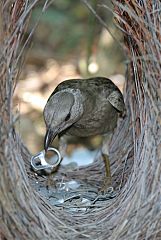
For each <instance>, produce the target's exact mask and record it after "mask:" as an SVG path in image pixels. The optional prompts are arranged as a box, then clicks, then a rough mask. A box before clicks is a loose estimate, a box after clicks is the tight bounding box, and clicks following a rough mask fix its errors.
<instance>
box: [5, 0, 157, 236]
mask: <svg viewBox="0 0 161 240" xmlns="http://www.w3.org/2000/svg"><path fill="white" fill-rule="evenodd" d="M13 2H15V3H14V6H13V8H11V7H10V6H11V3H12V1H11V0H8V1H2V2H1V5H0V7H1V18H2V19H1V20H2V21H1V26H0V30H1V38H0V41H1V49H0V59H1V61H0V76H1V85H0V88H1V89H0V94H1V95H0V107H1V108H0V109H1V111H0V136H1V137H0V206H1V208H0V215H1V216H2V218H1V219H0V237H1V239H3V240H5V239H16V240H17V239H21V240H22V239H100V240H101V239H109V240H113V239H119V240H120V239H121V240H123V239H124V240H127V239H142V240H143V239H147V240H148V239H156V240H157V239H158V240H159V239H161V221H160V219H161V201H160V189H161V177H160V176H161V138H160V136H161V127H160V125H161V116H160V110H161V91H160V83H161V81H160V80H161V79H160V66H161V62H160V58H161V54H160V51H161V43H160V39H161V36H160V32H161V29H160V23H159V17H160V11H161V4H160V1H159V0H156V1H146V0H138V1H137V0H134V1H128V0H124V1H119V0H118V1H115V0H113V4H114V6H115V7H114V14H115V18H116V19H117V24H118V26H119V27H120V28H121V29H122V31H123V32H124V42H125V46H126V53H128V56H129V60H128V61H127V69H128V70H127V76H126V78H127V79H126V80H127V81H126V88H125V102H126V106H127V110H128V111H127V112H128V114H127V117H126V118H125V120H124V121H122V122H120V123H119V125H118V128H117V130H116V132H115V134H114V136H113V140H112V143H111V146H112V147H111V155H110V157H111V159H112V160H111V161H112V172H113V179H114V180H115V187H116V189H118V190H120V192H119V195H118V196H117V197H116V198H115V199H113V200H111V201H110V202H109V201H108V202H107V204H105V205H102V206H101V207H99V208H94V210H92V211H88V212H86V213H84V214H82V213H75V214H71V213H69V212H66V211H65V210H63V208H57V207H51V206H50V205H49V204H48V203H47V202H46V200H45V199H43V198H42V197H41V196H40V195H39V194H38V193H37V192H36V191H34V190H33V189H32V187H31V185H30V183H29V179H30V181H32V178H33V177H34V176H33V175H32V173H31V172H30V171H29V167H28V166H29V161H30V154H29V153H28V151H27V149H26V148H25V147H24V146H23V144H22V143H21V140H20V139H19V137H18V136H17V135H16V134H15V132H14V121H15V119H14V116H13V115H12V96H13V91H14V87H15V84H16V81H17V78H18V72H19V65H18V64H19V63H20V59H21V57H22V54H23V48H21V49H20V43H21V41H22V37H23V30H24V29H25V27H26V23H27V19H28V17H29V14H30V11H31V9H32V8H33V6H34V5H35V4H36V2H37V0H36V1H23V0H17V1H13ZM84 2H86V1H84ZM102 7H104V8H106V6H105V5H102ZM107 14H108V9H107ZM27 41H28V40H27ZM24 46H25V45H24ZM24 160H25V163H26V164H25V165H26V168H27V171H28V174H27V172H26V169H25V165H24ZM101 171H102V163H101V162H100V161H99V159H98V161H97V162H95V164H94V165H93V166H92V167H89V168H86V169H80V170H79V172H78V171H74V172H68V174H67V176H66V177H67V178H70V177H71V176H72V178H73V177H74V176H75V177H77V175H78V174H79V178H80V179H81V178H87V180H88V181H90V182H93V181H95V179H96V178H98V180H99V178H101ZM59 174H60V176H61V174H63V173H62V172H61V170H60V173H59ZM28 176H29V178H28ZM116 180H117V181H116Z"/></svg>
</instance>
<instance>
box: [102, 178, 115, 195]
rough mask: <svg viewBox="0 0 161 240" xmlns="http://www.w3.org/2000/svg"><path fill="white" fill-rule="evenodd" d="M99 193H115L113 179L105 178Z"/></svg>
mask: <svg viewBox="0 0 161 240" xmlns="http://www.w3.org/2000/svg"><path fill="white" fill-rule="evenodd" d="M99 192H100V193H102V194H106V193H113V187H112V181H111V177H107V176H105V177H104V180H103V186H102V187H101V188H100V190H99Z"/></svg>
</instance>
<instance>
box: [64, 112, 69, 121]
mask: <svg viewBox="0 0 161 240" xmlns="http://www.w3.org/2000/svg"><path fill="white" fill-rule="evenodd" d="M69 118H70V113H68V115H67V116H66V118H65V121H68V120H69Z"/></svg>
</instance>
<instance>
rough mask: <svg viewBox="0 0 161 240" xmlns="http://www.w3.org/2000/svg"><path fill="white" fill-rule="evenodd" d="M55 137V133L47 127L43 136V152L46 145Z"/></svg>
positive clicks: (46, 148)
mask: <svg viewBox="0 0 161 240" xmlns="http://www.w3.org/2000/svg"><path fill="white" fill-rule="evenodd" d="M55 137H56V134H55V133H54V132H53V131H52V130H51V129H48V130H47V131H46V135H45V138H44V149H45V152H46V151H47V150H48V147H49V146H50V144H51V143H52V141H53V140H54V138H55Z"/></svg>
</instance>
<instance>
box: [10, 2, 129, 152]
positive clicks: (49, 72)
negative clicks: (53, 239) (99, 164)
mask: <svg viewBox="0 0 161 240" xmlns="http://www.w3.org/2000/svg"><path fill="white" fill-rule="evenodd" d="M89 2H90V4H91V6H92V7H93V8H94V9H95V10H96V12H97V14H98V15H99V16H100V17H101V18H102V19H103V20H104V22H105V23H106V25H107V27H108V29H109V30H110V32H112V34H113V35H114V36H115V38H116V39H117V41H118V42H121V41H122V35H121V32H120V31H119V30H118V29H117V27H116V26H115V22H114V18H113V15H112V11H110V10H109V9H111V10H112V4H111V3H110V1H102V0H101V1H96V0H93V1H89ZM99 2H100V4H101V5H99ZM103 4H106V6H104V5H103ZM42 7H43V5H41V4H39V5H38V6H37V7H36V8H35V9H34V11H33V13H32V16H31V19H30V22H29V26H28V31H27V32H26V33H25V38H26V39H27V38H28V36H29V34H30V33H31V31H32V30H33V28H34V27H35V25H37V23H38V25H37V27H36V30H35V31H34V34H33V36H32V41H31V42H32V43H31V44H30V47H29V48H28V49H27V54H26V58H25V62H24V64H23V68H22V72H21V76H20V80H19V82H18V84H17V87H16V91H15V100H14V110H15V112H17V113H20V117H19V119H18V121H17V124H16V128H17V131H18V132H19V133H20V135H21V136H22V139H23V141H24V142H25V144H26V146H27V147H28V149H29V150H30V151H31V153H32V154H35V153H36V152H39V151H40V150H42V149H43V138H44V134H45V130H46V129H45V124H44V121H43V115H42V113H43V108H44V106H45V103H46V101H47V99H48V97H49V95H50V94H51V93H52V92H53V90H54V88H55V87H56V86H57V84H59V83H60V82H62V81H63V80H66V79H72V78H87V77H92V76H104V77H108V78H110V79H111V80H113V81H114V83H115V84H116V85H117V86H118V87H119V88H120V89H121V91H122V89H123V85H124V71H125V69H124V56H123V51H122V50H121V48H120V46H119V44H118V42H117V41H115V40H114V39H113V38H112V37H111V35H110V33H109V32H108V31H107V30H106V29H105V28H104V27H103V26H102V25H101V24H100V23H99V21H98V20H97V19H96V17H95V16H94V15H93V14H92V13H91V12H90V11H89V9H88V8H87V7H86V6H85V5H84V4H83V3H82V2H81V1H72V0H68V1H66V0H59V1H54V3H52V4H51V5H50V6H49V7H48V9H47V10H46V11H45V12H42ZM108 8H109V9H108ZM92 144H93V145H95V141H93V143H92ZM96 145H97V144H96ZM55 146H56V147H57V141H56V142H55ZM71 148H72V147H71Z"/></svg>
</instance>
